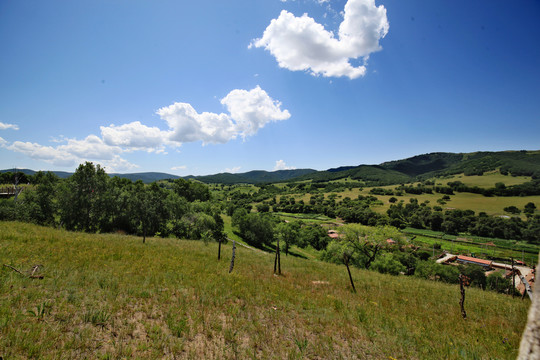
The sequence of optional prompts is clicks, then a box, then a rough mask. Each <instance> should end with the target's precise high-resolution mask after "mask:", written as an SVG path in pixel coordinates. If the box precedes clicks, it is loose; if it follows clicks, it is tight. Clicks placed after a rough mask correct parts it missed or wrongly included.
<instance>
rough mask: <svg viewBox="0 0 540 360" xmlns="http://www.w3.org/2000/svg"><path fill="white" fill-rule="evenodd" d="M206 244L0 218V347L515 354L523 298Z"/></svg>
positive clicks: (257, 354) (94, 351)
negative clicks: (34, 271) (278, 264)
mask: <svg viewBox="0 0 540 360" xmlns="http://www.w3.org/2000/svg"><path fill="white" fill-rule="evenodd" d="M230 252H231V244H228V245H226V246H225V247H224V254H226V255H225V257H224V259H222V260H221V261H217V260H216V255H217V244H215V243H211V244H208V245H204V244H203V243H202V242H195V241H184V240H176V239H157V238H156V239H148V240H147V244H142V242H141V239H140V238H136V237H129V236H121V235H87V234H80V233H71V232H66V231H59V230H54V229H50V228H42V227H38V226H34V225H29V224H22V223H6V222H4V223H1V224H0V262H1V263H2V264H7V265H11V266H13V267H16V268H18V269H20V270H22V271H26V270H28V269H30V268H31V267H32V266H33V265H36V264H41V265H42V270H41V271H40V273H41V274H43V275H44V278H43V279H42V280H39V279H30V278H27V277H23V276H21V275H20V274H18V273H16V272H15V271H13V270H11V269H9V268H7V267H5V266H2V268H1V270H0V356H2V357H3V358H5V359H11V358H31V357H35V358H60V357H66V358H101V359H108V358H121V357H124V358H131V357H137V358H146V359H155V358H163V357H165V358H192V359H200V358H206V359H213V358H236V357H238V358H275V359H284V358H290V359H297V358H298V359H300V358H319V359H320V358H323V359H329V358H374V359H383V358H384V359H402V358H407V359H442V358H445V359H446V358H447V359H462V358H475V359H489V358H491V359H493V358H497V359H511V358H512V359H513V358H515V357H516V354H517V348H518V346H519V341H520V336H521V332H522V330H523V328H524V324H525V321H526V312H527V308H528V306H529V304H530V302H529V301H528V300H525V301H521V300H519V299H512V298H511V297H508V296H504V295H498V294H496V293H491V292H483V291H481V290H476V289H468V290H467V298H466V302H465V306H466V310H467V314H468V319H467V320H463V319H462V318H461V315H460V312H459V306H458V301H459V289H458V288H457V286H451V285H446V284H442V283H437V282H431V281H425V280H420V279H416V278H407V277H403V276H401V277H392V276H387V275H381V274H378V273H375V272H368V271H361V270H357V269H353V271H352V275H353V277H354V279H355V281H356V288H357V289H358V293H356V294H355V293H352V292H351V291H350V290H349V285H348V279H347V274H346V270H345V268H344V267H343V266H336V265H331V264H326V263H321V262H318V261H314V260H303V259H298V258H294V257H283V259H282V268H283V270H284V276H279V277H277V276H274V275H273V274H272V265H273V257H272V255H269V254H265V253H261V252H256V251H252V250H249V249H246V248H243V247H238V248H237V257H236V259H237V261H236V266H235V268H234V271H233V272H232V273H231V274H229V273H228V266H229V259H230Z"/></svg>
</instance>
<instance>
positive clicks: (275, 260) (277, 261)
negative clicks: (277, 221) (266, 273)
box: [274, 237, 281, 275]
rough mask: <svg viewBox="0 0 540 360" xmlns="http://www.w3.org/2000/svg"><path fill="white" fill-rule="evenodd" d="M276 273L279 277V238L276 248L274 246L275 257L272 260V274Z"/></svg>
mask: <svg viewBox="0 0 540 360" xmlns="http://www.w3.org/2000/svg"><path fill="white" fill-rule="evenodd" d="M276 270H277V273H278V274H279V275H281V257H280V253H279V237H278V239H277V246H276V257H275V258H274V274H275V273H276Z"/></svg>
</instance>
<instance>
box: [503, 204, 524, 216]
mask: <svg viewBox="0 0 540 360" xmlns="http://www.w3.org/2000/svg"><path fill="white" fill-rule="evenodd" d="M503 210H504V211H505V212H507V213H510V214H514V215H517V214H519V213H521V210H519V209H518V208H517V206H514V205H511V206H507V207H505V208H504V209H503Z"/></svg>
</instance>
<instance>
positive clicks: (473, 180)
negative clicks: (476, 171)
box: [435, 171, 531, 189]
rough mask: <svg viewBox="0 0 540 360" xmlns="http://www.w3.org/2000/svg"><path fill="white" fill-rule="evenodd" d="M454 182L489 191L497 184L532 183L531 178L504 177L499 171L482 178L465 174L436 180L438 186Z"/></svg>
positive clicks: (486, 174)
mask: <svg viewBox="0 0 540 360" xmlns="http://www.w3.org/2000/svg"><path fill="white" fill-rule="evenodd" d="M452 181H461V182H462V183H464V184H465V185H467V186H478V187H480V188H484V189H488V188H493V187H495V184H496V183H499V182H501V183H504V184H505V185H506V186H511V185H519V184H523V183H526V182H527V181H531V177H530V176H510V175H503V174H501V173H500V172H499V171H491V172H488V173H485V174H484V175H482V176H478V175H474V176H465V175H463V174H458V175H453V176H449V177H445V178H444V179H435V183H436V184H442V185H447V184H448V183H449V182H452Z"/></svg>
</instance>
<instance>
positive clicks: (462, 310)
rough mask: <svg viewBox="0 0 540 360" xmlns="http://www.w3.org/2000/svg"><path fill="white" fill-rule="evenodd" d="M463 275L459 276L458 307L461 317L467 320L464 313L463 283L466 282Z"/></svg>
mask: <svg viewBox="0 0 540 360" xmlns="http://www.w3.org/2000/svg"><path fill="white" fill-rule="evenodd" d="M466 279H467V277H466V276H465V275H462V274H459V289H460V291H461V299H460V300H459V307H460V308H461V316H463V318H464V319H467V313H466V312H465V286H464V285H463V283H464V282H465V281H466Z"/></svg>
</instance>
